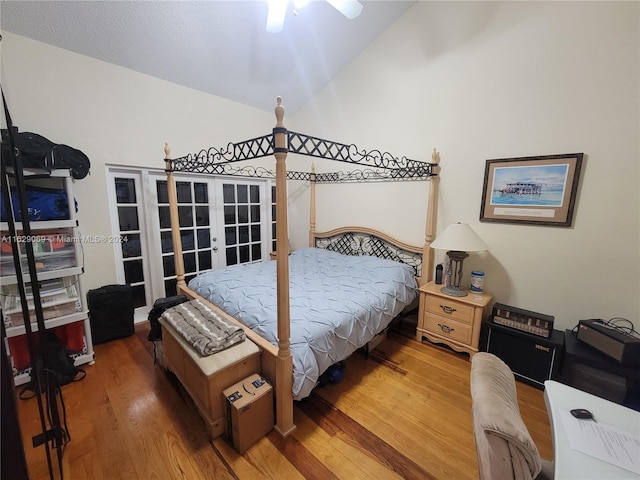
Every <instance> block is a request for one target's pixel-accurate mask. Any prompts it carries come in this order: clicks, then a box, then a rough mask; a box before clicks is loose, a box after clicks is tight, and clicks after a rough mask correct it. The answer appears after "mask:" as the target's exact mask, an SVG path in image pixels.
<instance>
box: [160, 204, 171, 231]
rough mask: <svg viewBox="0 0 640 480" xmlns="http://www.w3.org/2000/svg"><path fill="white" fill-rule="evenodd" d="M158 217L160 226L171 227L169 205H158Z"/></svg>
mask: <svg viewBox="0 0 640 480" xmlns="http://www.w3.org/2000/svg"><path fill="white" fill-rule="evenodd" d="M158 217H159V219H160V228H171V216H170V215H169V207H158Z"/></svg>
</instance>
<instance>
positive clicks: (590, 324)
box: [577, 320, 640, 367]
mask: <svg viewBox="0 0 640 480" xmlns="http://www.w3.org/2000/svg"><path fill="white" fill-rule="evenodd" d="M577 335H578V340H580V341H581V342H584V343H586V344H587V345H589V346H591V347H593V348H595V349H596V350H598V351H600V352H602V353H604V354H605V355H607V356H608V357H610V358H612V359H613V360H615V361H616V362H618V363H619V364H620V365H623V366H625V367H629V366H638V365H640V339H639V338H636V337H632V336H631V335H629V334H627V333H625V332H624V331H622V330H620V329H619V328H617V327H616V326H615V325H612V324H611V323H608V322H604V321H602V320H580V322H579V323H578V334H577Z"/></svg>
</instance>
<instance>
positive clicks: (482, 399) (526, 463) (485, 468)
mask: <svg viewBox="0 0 640 480" xmlns="http://www.w3.org/2000/svg"><path fill="white" fill-rule="evenodd" d="M471 397H472V404H473V428H474V435H475V442H476V453H477V455H478V470H479V472H480V479H481V480H510V479H513V480H533V479H539V480H542V479H552V478H553V462H550V461H546V460H542V459H541V458H540V453H539V452H538V448H537V447H536V445H535V444H534V443H533V439H532V438H531V435H530V434H529V431H528V430H527V427H526V425H525V424H524V422H523V421H522V417H521V416H520V409H519V407H518V399H517V393H516V382H515V378H514V376H513V372H512V371H511V369H510V368H509V367H508V366H507V364H505V363H504V362H503V361H502V360H500V359H499V358H498V357H496V356H495V355H493V354H491V353H485V352H480V353H477V354H475V355H474V356H473V359H472V363H471Z"/></svg>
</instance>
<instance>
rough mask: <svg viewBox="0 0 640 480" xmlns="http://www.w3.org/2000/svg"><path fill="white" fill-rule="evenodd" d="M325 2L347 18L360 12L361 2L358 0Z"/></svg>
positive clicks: (350, 18)
mask: <svg viewBox="0 0 640 480" xmlns="http://www.w3.org/2000/svg"><path fill="white" fill-rule="evenodd" d="M327 2H328V3H330V4H331V5H332V6H333V7H334V8H335V9H336V10H338V11H339V12H340V13H342V14H343V15H344V16H345V17H347V18H348V19H349V20H352V19H354V18H356V17H357V16H358V15H360V12H362V4H361V3H360V2H359V1H358V0H327Z"/></svg>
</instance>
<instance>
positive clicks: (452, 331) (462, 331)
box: [425, 315, 473, 344]
mask: <svg viewBox="0 0 640 480" xmlns="http://www.w3.org/2000/svg"><path fill="white" fill-rule="evenodd" d="M425 327H426V329H427V331H430V332H433V333H434V334H436V335H438V336H440V337H444V338H448V339H451V340H453V341H455V342H460V343H464V344H469V343H470V342H471V331H472V330H473V327H472V325H470V324H467V323H462V322H458V321H456V320H453V319H451V318H445V317H441V316H438V315H426V325H425Z"/></svg>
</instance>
